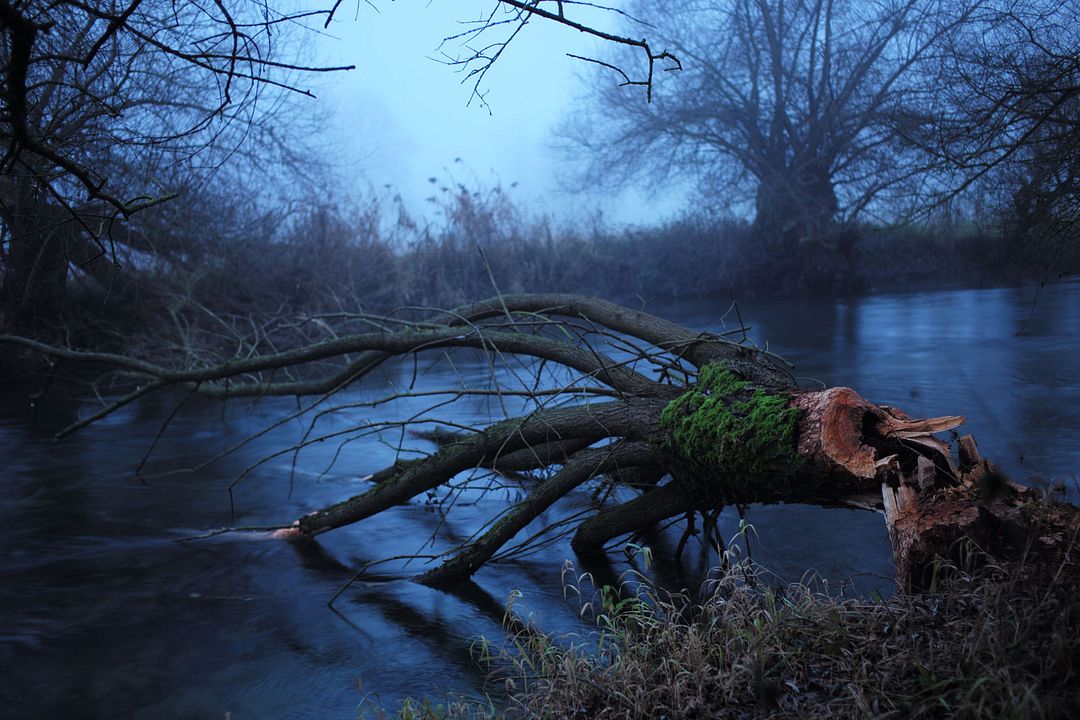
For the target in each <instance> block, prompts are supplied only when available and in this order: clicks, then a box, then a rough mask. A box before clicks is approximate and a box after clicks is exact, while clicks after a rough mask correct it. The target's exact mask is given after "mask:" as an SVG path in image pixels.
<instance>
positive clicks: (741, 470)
mask: <svg viewBox="0 0 1080 720" xmlns="http://www.w3.org/2000/svg"><path fill="white" fill-rule="evenodd" d="M798 420H799V410H798V409H797V408H793V407H791V406H790V405H789V404H788V397H787V396H786V395H774V394H771V393H768V392H765V391H764V390H761V389H756V388H752V387H751V386H750V384H749V383H747V382H745V381H743V380H739V379H738V378H737V377H736V376H735V375H734V374H732V373H731V372H730V371H728V370H726V369H724V368H723V367H722V366H720V365H707V366H705V367H703V368H702V369H701V372H700V374H699V375H698V381H697V384H695V385H694V386H693V387H691V388H690V389H689V390H687V391H686V392H685V393H683V394H682V395H680V396H679V397H677V398H676V399H674V400H672V401H671V402H670V403H668V404H667V406H666V407H665V408H664V410H663V412H662V413H661V415H660V426H661V430H662V433H661V444H662V445H663V446H664V448H663V449H664V450H666V451H667V452H668V453H670V454H672V455H674V456H675V458H676V460H677V461H678V462H679V463H680V464H682V465H684V466H685V468H686V470H687V471H688V474H689V475H691V476H692V480H694V481H695V484H703V485H705V486H706V487H707V488H708V489H709V490H710V491H711V492H714V493H717V494H719V495H721V496H734V495H737V494H738V493H737V492H735V491H737V490H738V489H739V488H744V487H747V486H749V485H751V484H753V483H756V482H758V481H760V480H762V479H764V478H765V476H766V475H768V474H769V473H770V472H771V471H773V470H774V468H775V467H776V466H777V464H778V461H783V462H786V463H787V464H791V463H794V462H797V459H798V455H797V453H796V448H795V441H796V428H797V425H798Z"/></svg>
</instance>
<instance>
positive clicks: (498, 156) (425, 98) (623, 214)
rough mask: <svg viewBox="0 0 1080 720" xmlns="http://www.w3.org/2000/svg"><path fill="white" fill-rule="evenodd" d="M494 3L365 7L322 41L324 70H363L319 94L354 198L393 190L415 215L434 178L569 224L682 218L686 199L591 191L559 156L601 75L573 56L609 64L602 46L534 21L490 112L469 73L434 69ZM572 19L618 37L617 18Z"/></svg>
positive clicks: (506, 61) (496, 77) (405, 0)
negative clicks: (577, 107) (562, 135)
mask: <svg viewBox="0 0 1080 720" xmlns="http://www.w3.org/2000/svg"><path fill="white" fill-rule="evenodd" d="M493 2H494V0H433V1H432V2H425V0H398V1H397V2H393V1H391V0H378V2H376V3H374V5H375V6H374V7H373V6H372V4H369V3H367V2H363V1H360V2H358V3H357V4H356V5H354V6H352V7H349V8H348V10H346V9H345V7H347V6H348V3H346V4H345V6H343V9H342V10H341V11H339V13H340V15H339V17H338V18H337V19H336V20H335V22H334V23H333V24H331V26H330V28H329V29H328V30H327V31H326V33H325V34H323V35H322V36H320V37H318V39H317V41H316V44H315V46H314V47H313V48H312V52H313V53H314V54H315V60H316V61H317V62H319V63H321V64H327V65H337V64H355V65H356V66H357V67H356V69H355V70H352V71H349V72H345V73H338V74H335V75H333V76H332V77H330V78H328V79H327V80H325V81H324V84H323V85H322V86H321V87H320V88H318V90H317V94H318V96H319V100H318V105H317V107H318V112H320V113H324V114H326V118H327V121H328V125H329V127H328V129H327V132H326V134H327V137H326V138H325V139H326V140H327V144H328V147H329V151H330V154H331V158H332V160H333V161H334V162H335V163H337V164H338V165H339V166H340V167H342V168H343V169H344V171H345V175H346V177H350V178H352V182H353V183H354V184H355V187H354V190H355V191H356V192H361V193H362V192H364V191H365V190H375V191H377V192H382V191H384V190H385V186H386V185H390V186H392V191H391V192H392V193H394V194H400V195H401V196H402V198H403V199H404V201H405V203H406V206H407V207H408V208H409V209H410V211H411V212H414V213H416V214H421V213H423V212H424V208H430V207H431V204H430V203H427V202H426V201H425V200H426V198H428V197H430V196H431V195H432V191H433V189H435V188H437V187H438V186H439V185H433V184H432V183H431V182H429V180H428V179H429V178H432V177H435V178H438V180H439V184H442V183H445V182H448V181H453V182H460V183H464V184H465V185H467V186H469V187H490V186H493V185H495V184H497V183H501V185H502V186H503V188H504V189H505V190H507V191H508V192H510V193H511V196H512V197H514V198H515V199H516V200H517V201H518V202H520V203H522V204H525V205H527V206H528V207H529V208H530V209H532V210H533V211H535V212H537V213H544V214H549V215H551V216H553V217H554V218H555V219H556V220H558V221H561V222H563V223H569V224H573V223H575V222H578V221H581V220H583V219H585V218H588V217H591V216H592V214H593V212H594V211H595V210H596V209H599V210H601V211H602V212H603V213H604V217H605V218H606V219H607V220H609V221H610V222H613V223H616V224H644V223H649V222H654V221H658V220H661V219H663V218H664V217H668V216H671V215H673V214H675V213H676V212H677V211H678V210H679V209H680V208H681V207H682V205H683V204H684V203H685V193H684V192H680V191H679V190H672V189H667V188H651V189H650V188H638V189H629V190H628V191H626V192H624V193H621V194H618V195H612V194H611V193H609V192H608V193H596V192H587V191H582V190H581V189H580V187H579V183H575V182H572V178H573V175H574V163H573V161H570V160H567V159H566V158H565V157H564V156H562V155H560V154H559V153H558V152H556V150H555V147H554V143H555V140H556V134H555V133H556V128H557V126H558V124H559V122H560V121H561V120H563V119H564V118H565V117H566V116H567V115H568V114H569V113H570V111H571V110H572V109H573V107H574V104H575V101H576V100H577V98H579V97H580V96H581V95H582V93H583V91H584V88H585V83H584V81H583V79H582V78H583V76H585V75H586V74H587V73H589V72H592V69H591V68H590V67H589V66H587V65H586V64H585V63H583V62H582V61H580V60H575V59H573V58H569V57H567V56H566V53H574V54H579V55H587V56H591V57H599V58H603V57H605V53H608V55H607V56H608V57H610V49H609V48H607V47H605V46H604V44H603V43H602V42H601V41H599V40H596V39H594V38H591V37H588V36H586V35H584V34H582V33H579V32H576V31H574V30H572V29H569V28H565V27H562V26H559V25H556V24H554V23H550V22H543V21H534V22H532V23H530V25H529V26H528V27H527V28H526V29H525V31H524V32H522V33H521V34H519V35H518V36H517V37H516V38H515V39H514V41H513V43H511V45H510V46H509V48H508V49H507V50H506V52H505V53H504V54H503V56H502V57H501V58H500V59H499V61H498V63H497V64H496V65H495V66H494V67H493V69H492V70H491V71H490V73H489V74H488V75H487V77H486V78H485V80H484V83H483V86H482V90H483V91H484V92H486V96H485V98H486V101H487V103H488V107H484V106H483V104H482V103H480V102H477V101H476V100H475V98H474V99H472V102H471V103H470V98H471V94H472V92H471V91H472V84H471V82H466V83H464V84H463V82H462V81H463V79H464V76H463V74H462V73H460V72H459V71H458V70H457V69H456V68H453V67H449V66H447V65H446V64H444V63H441V62H439V61H438V60H437V59H436V58H437V57H438V56H439V50H438V48H439V45H440V43H441V42H442V41H443V39H444V38H445V37H447V36H448V35H451V34H454V33H458V32H461V31H463V30H465V29H467V26H466V25H464V24H463V22H464V21H468V20H475V19H476V18H478V17H480V16H481V15H482V14H483V13H484V11H485V10H490V9H491V8H492V7H493ZM580 10H582V9H581V8H576V9H575V12H578V11H580ZM575 17H581V18H582V19H583V20H586V21H589V22H594V23H597V24H601V25H603V26H605V27H607V28H609V29H613V30H617V29H618V25H617V24H616V23H615V20H614V18H613V17H612V16H610V14H602V15H597V14H592V15H578V16H575ZM645 32H647V30H646V31H645ZM643 34H645V33H643ZM495 37H496V36H495V35H490V36H489V38H490V39H495ZM443 51H445V52H447V53H449V54H459V53H460V52H461V51H462V47H461V45H460V43H447V44H446V45H445V46H444V47H443ZM613 82H614V79H613ZM627 91H628V92H641V90H640V88H628V89H627ZM642 102H644V97H643V98H642ZM514 183H516V185H514V186H513V187H511V186H512V185H513V184H514ZM568 188H570V189H568Z"/></svg>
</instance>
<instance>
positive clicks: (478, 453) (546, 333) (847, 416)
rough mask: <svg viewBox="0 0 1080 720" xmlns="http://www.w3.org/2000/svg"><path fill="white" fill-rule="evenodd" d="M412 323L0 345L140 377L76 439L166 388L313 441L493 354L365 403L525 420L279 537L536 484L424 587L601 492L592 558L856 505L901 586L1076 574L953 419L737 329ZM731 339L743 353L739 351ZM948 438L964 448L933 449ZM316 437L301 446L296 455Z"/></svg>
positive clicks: (582, 526) (498, 306) (586, 526)
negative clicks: (811, 374) (398, 383)
mask: <svg viewBox="0 0 1080 720" xmlns="http://www.w3.org/2000/svg"><path fill="white" fill-rule="evenodd" d="M418 316H419V314H418V313H416V312H414V313H413V314H412V315H411V317H410V318H408V319H406V318H405V317H404V316H387V317H380V318H371V317H369V316H361V315H358V316H356V317H355V318H353V320H354V321H356V322H361V323H363V324H367V325H374V326H375V329H374V330H369V331H366V332H353V333H347V334H341V333H334V334H332V335H331V336H330V337H328V338H326V339H323V340H319V341H317V342H311V343H306V344H303V345H300V346H297V347H295V348H292V349H289V350H284V351H279V352H266V353H258V354H246V355H245V356H243V357H235V358H231V359H228V360H225V361H223V362H216V363H205V362H204V363H200V364H193V365H191V366H188V367H174V366H171V365H168V364H163V363H158V362H151V361H147V360H141V359H136V358H131V357H126V356H123V355H115V354H109V353H98V352H88V351H79V350H74V349H68V348H61V347H55V346H49V345H45V344H42V343H40V342H36V341H33V340H30V339H26V338H20V337H13V336H0V342H3V343H9V344H16V345H20V346H22V347H24V348H28V349H30V350H34V351H39V352H42V353H45V354H46V355H48V356H50V357H52V358H54V359H59V360H63V361H65V362H67V361H79V362H88V363H95V364H101V365H104V366H107V367H108V368H111V369H113V370H116V371H121V372H123V373H125V374H127V375H135V376H137V377H139V378H140V382H141V383H142V384H140V385H139V386H137V387H136V388H135V389H133V390H131V391H130V392H129V393H128V394H127V395H124V396H123V397H121V398H119V399H117V400H114V401H112V402H110V403H108V404H106V405H104V406H103V407H102V408H101V409H100V410H99V411H97V412H95V413H94V414H92V415H91V416H89V417H87V418H84V419H83V420H80V421H79V422H78V423H76V424H75V425H74V426H73V427H72V428H70V429H69V430H74V429H77V428H78V427H82V426H85V425H87V424H90V423H92V422H95V421H97V420H99V419H101V418H103V417H105V416H107V415H109V414H110V413H112V412H115V411H116V410H117V409H119V408H120V407H123V406H124V405H126V404H128V403H130V402H132V401H134V400H136V399H138V398H139V397H142V396H144V395H146V394H148V393H150V392H153V391H158V390H161V389H163V388H165V387H170V386H184V387H187V388H189V389H190V393H191V394H200V395H204V396H209V397H215V398H222V399H228V398H238V397H252V396H268V395H297V396H313V397H315V398H316V399H315V400H314V401H313V402H311V403H310V404H308V405H307V406H304V407H302V408H301V411H300V412H298V414H302V413H304V412H309V413H313V414H314V416H315V419H314V420H312V424H311V426H310V428H314V423H315V422H317V420H318V417H320V416H324V415H325V414H327V413H332V412H334V408H325V407H323V408H322V409H320V406H321V405H322V404H323V403H326V402H328V401H329V399H330V398H333V397H335V396H337V395H339V394H340V393H341V392H342V391H343V390H345V389H346V388H348V387H350V386H352V385H354V384H355V383H360V382H362V381H363V379H364V378H365V377H366V376H369V375H370V374H371V373H372V372H373V371H374V370H375V369H376V368H379V367H380V366H383V365H384V364H386V363H388V362H389V361H391V360H392V359H394V358H399V357H403V356H413V357H415V356H416V355H417V354H420V353H431V352H435V351H442V352H445V351H447V350H448V349H452V348H473V349H475V350H478V351H481V352H483V353H485V354H486V355H487V356H489V357H490V358H491V362H492V366H493V367H494V366H495V365H496V364H499V365H500V366H501V367H503V368H510V369H511V370H512V372H511V374H510V375H511V377H513V378H514V379H515V384H514V386H506V385H505V384H504V382H503V381H501V380H499V379H498V378H497V377H496V375H495V374H492V375H491V376H490V378H489V380H490V382H489V384H488V385H487V386H485V387H471V386H468V385H463V386H461V387H454V388H445V389H441V390H439V391H436V392H432V391H420V390H416V389H414V388H411V387H410V388H407V389H405V390H401V391H398V392H396V393H395V394H394V395H393V396H392V397H387V398H379V399H377V400H374V401H367V402H366V404H367V405H369V406H371V405H375V404H379V403H381V402H387V401H389V400H391V399H393V398H396V397H404V396H410V397H419V396H435V397H439V398H441V399H439V400H438V402H435V403H434V404H433V405H432V406H431V407H430V410H431V411H435V410H437V409H438V408H441V407H446V406H447V405H449V404H451V403H453V402H454V401H456V400H458V399H461V398H465V397H472V396H488V397H494V398H497V399H498V400H499V401H500V402H503V403H504V408H505V407H506V405H505V403H506V401H507V400H508V399H513V400H514V401H515V402H519V403H521V404H523V405H524V406H525V408H526V410H525V411H524V412H522V413H521V414H513V413H510V412H507V413H506V414H507V417H504V418H503V419H500V420H498V421H497V422H494V423H492V424H490V425H486V426H482V427H475V428H474V427H462V426H460V425H458V424H455V423H452V422H447V423H445V426H448V427H451V428H453V430H452V431H451V432H445V431H444V432H443V433H442V435H441V437H440V438H439V439H440V442H441V444H442V446H441V448H440V449H439V450H438V451H437V452H435V453H433V454H431V455H429V456H427V457H423V458H419V459H403V460H399V461H398V462H396V463H395V464H393V465H392V466H390V467H387V468H384V469H382V470H379V471H377V472H375V473H373V474H372V475H371V476H370V477H369V480H370V481H371V483H372V484H371V487H370V488H369V489H367V490H366V491H365V492H362V493H360V494H358V495H355V496H353V497H349V498H345V499H343V500H341V501H340V502H338V503H336V504H334V505H331V506H329V507H325V508H322V509H320V510H317V511H315V512H312V513H309V514H307V515H305V516H304V517H301V518H299V519H298V520H296V521H295V522H293V523H291V524H289V525H287V526H284V527H285V532H283V533H281V534H283V535H287V536H289V537H296V538H312V537H315V536H318V535H320V534H321V533H324V532H327V531H330V530H333V529H335V528H339V527H342V526H344V525H349V524H351V523H356V522H360V521H362V520H364V519H365V518H368V517H371V516H373V515H376V514H378V513H380V512H383V511H385V510H388V509H389V508H392V507H393V506H395V505H397V504H399V503H403V502H407V501H409V500H411V499H413V498H416V497H418V496H422V495H424V494H425V493H428V492H430V491H433V490H435V489H437V488H439V487H440V486H444V485H447V484H450V483H452V482H453V481H454V479H455V478H457V477H458V476H460V475H462V474H464V473H468V472H470V471H475V470H478V469H479V470H489V471H491V472H495V473H516V474H519V475H520V474H525V475H527V476H528V477H529V478H530V479H531V480H532V481H533V482H532V484H531V489H530V491H529V492H528V493H527V495H526V496H525V497H524V499H522V500H520V501H519V502H517V503H515V504H513V505H512V506H511V507H510V508H509V509H508V510H506V511H505V512H504V513H502V514H501V515H499V516H498V517H496V518H492V520H491V522H490V523H488V525H486V526H485V528H484V529H483V531H482V532H480V533H478V534H477V535H474V536H473V537H471V538H469V540H468V541H467V542H465V543H463V544H461V545H460V546H459V547H457V548H456V549H455V550H454V551H452V552H450V553H447V554H446V555H444V556H442V557H440V558H439V559H440V560H441V561H442V562H441V564H440V565H437V566H435V567H434V568H432V569H430V570H428V571H427V572H425V573H423V574H421V575H419V576H418V577H417V578H416V579H417V580H418V581H419V582H422V583H426V584H432V585H445V584H449V583H454V582H457V581H460V580H463V579H465V578H467V577H469V576H470V575H472V574H473V573H474V572H475V571H476V570H477V569H478V568H479V567H481V566H482V565H483V564H484V563H485V562H487V561H488V560H490V559H491V558H492V557H493V556H495V555H496V553H497V552H499V551H500V549H501V548H503V547H504V546H505V545H506V544H507V543H509V542H510V541H511V540H512V539H513V538H514V537H515V536H517V535H518V534H519V533H520V532H521V531H522V530H523V529H524V528H526V526H528V525H529V524H530V523H531V522H532V521H533V520H535V519H536V518H537V517H538V516H539V515H540V514H541V513H543V512H544V511H545V510H546V509H548V508H549V507H551V506H552V505H553V504H554V503H556V502H557V501H558V500H559V499H560V498H562V497H564V496H566V495H567V494H568V493H570V492H571V491H572V490H575V489H576V488H578V487H581V486H583V485H584V484H586V483H588V482H589V481H592V480H597V479H599V480H600V481H601V482H604V483H608V484H609V485H621V486H626V487H629V488H632V489H633V491H634V492H635V493H636V495H635V496H634V497H633V498H632V499H629V500H624V501H622V502H614V503H610V502H609V503H607V504H603V505H601V506H600V507H598V509H597V510H596V512H595V513H594V514H592V515H590V516H589V517H587V518H585V519H583V520H582V521H581V522H580V523H578V524H577V526H576V527H575V528H572V531H573V539H572V545H573V548H574V550H575V551H577V552H578V553H582V554H587V553H595V552H601V551H602V550H603V549H604V548H605V546H606V545H607V544H608V543H609V542H610V541H612V540H614V539H616V538H619V537H621V536H624V535H627V534H628V533H632V532H636V531H640V530H643V529H646V528H649V527H652V526H654V525H656V524H657V523H659V522H661V521H663V520H665V519H668V518H678V517H681V516H682V517H686V519H687V521H688V523H690V524H692V523H693V518H694V517H695V515H696V514H698V513H701V514H703V515H712V514H714V513H715V512H716V510H717V509H718V508H721V507H724V506H730V505H738V506H743V505H746V504H750V503H776V502H787V503H809V504H815V505H823V506H834V507H857V508H865V509H869V510H876V511H880V512H882V513H883V514H884V517H885V522H886V525H887V527H888V529H889V533H890V538H891V540H892V544H893V551H894V557H895V563H896V571H897V580H898V583H899V585H900V586H901V587H902V588H904V589H906V590H909V591H917V590H920V589H924V588H926V587H928V586H929V585H930V584H931V583H932V582H933V581H934V578H935V575H936V573H937V569H938V567H939V560H940V559H942V558H944V559H946V560H949V561H956V560H962V561H963V562H965V563H970V562H973V561H979V562H984V561H987V560H989V561H993V562H995V563H999V564H1000V563H1010V562H1013V561H1015V560H1020V559H1023V560H1025V562H1026V561H1028V560H1030V559H1031V558H1032V557H1045V558H1046V559H1047V562H1049V561H1050V560H1051V559H1059V560H1062V559H1067V558H1068V557H1069V554H1070V553H1071V552H1072V547H1073V543H1074V541H1075V539H1076V536H1077V533H1078V532H1080V522H1078V519H1080V516H1078V514H1077V511H1076V508H1073V507H1071V506H1066V505H1063V504H1060V503H1055V502H1052V501H1049V500H1047V499H1044V498H1043V497H1042V495H1041V494H1040V493H1038V492H1036V491H1033V490H1030V489H1027V488H1025V487H1023V486H1020V485H1017V484H1015V483H1013V482H1011V481H1009V480H1008V479H1006V478H1004V477H1003V476H1002V475H1001V474H1000V473H999V472H998V471H997V470H996V469H995V467H994V466H993V464H992V463H991V462H990V461H988V460H985V459H983V458H982V457H981V456H980V454H979V452H978V450H977V448H976V445H975V441H974V439H973V438H972V437H970V436H965V437H959V436H957V435H956V433H955V430H954V429H955V428H956V427H958V426H959V425H960V424H961V423H962V422H963V418H962V417H960V416H945V417H937V418H930V419H915V418H911V417H909V416H908V415H906V414H905V413H904V412H903V411H902V410H900V409H898V408H893V407H888V406H885V405H876V404H873V403H871V402H869V401H868V400H866V399H864V398H862V397H861V396H860V395H859V394H858V393H857V392H855V391H854V390H852V389H849V388H843V387H834V388H828V389H823V390H816V389H815V390H808V389H803V388H800V387H798V386H797V384H796V383H795V381H794V379H793V377H792V376H791V374H790V372H789V368H788V366H787V364H786V363H785V362H784V361H783V360H782V359H781V358H779V357H777V356H776V355H774V354H772V353H770V352H768V351H767V350H764V349H761V348H759V347H756V346H754V345H753V344H752V343H750V342H749V341H748V340H747V339H746V332H745V329H744V328H741V327H740V328H737V329H736V330H735V331H729V332H727V333H709V332H704V333H702V332H698V331H695V330H692V329H690V328H686V327H683V326H681V325H678V324H676V323H672V322H669V321H667V320H664V319H662V318H660V317H657V316H654V315H650V314H648V313H645V312H641V311H637V310H631V309H628V308H625V307H621V306H618V305H615V304H612V303H609V302H606V301H603V300H598V299H595V298H587V297H581V296H574V295H501V296H498V297H495V298H492V299H490V300H487V301H484V302H480V303H476V304H473V305H467V306H464V307H459V308H457V309H455V310H452V311H436V312H434V313H429V314H427V315H426V316H423V317H421V319H415V318H417V317H418ZM738 334H741V335H742V340H738V341H737V340H733V339H731V338H732V336H733V335H738ZM326 363H329V369H326V368H325V367H324V365H325V364H326ZM552 368H560V371H559V372H558V373H554V372H553V371H552ZM526 370H527V371H528V375H525V374H524V372H525V371H526ZM545 373H547V375H545ZM282 374H286V375H287V377H286V379H280V376H281V375H282ZM544 377H547V378H548V381H547V382H546V383H545V382H542V380H543V378H544ZM552 378H555V379H557V380H558V382H553V381H552V380H551V379H552ZM346 406H353V407H355V406H356V403H351V404H347V405H346ZM431 417H432V416H431V414H430V412H425V413H423V414H421V415H414V416H413V417H412V418H411V419H409V420H406V421H401V422H399V423H396V426H399V427H400V428H402V429H405V428H408V427H410V426H414V425H415V426H420V425H421V424H423V423H431V421H432V420H431ZM65 432H66V431H65ZM945 432H951V433H952V436H953V442H951V443H950V442H947V441H945V440H943V439H941V438H940V437H939V436H938V435H939V434H940V433H945ZM310 433H311V429H309V434H310ZM61 434H64V433H61ZM323 439H325V436H321V437H309V436H307V435H306V436H305V439H304V442H309V441H310V442H315V441H320V440H323ZM302 445H303V443H301V445H300V446H298V447H301V446H302ZM608 496H610V493H608ZM712 516H714V515H712ZM691 526H692V525H691ZM688 529H689V528H688ZM1062 562H1064V560H1062ZM1027 564H1028V565H1030V563H1027ZM1061 567H1062V568H1064V567H1065V565H1064V564H1062V565H1061ZM1068 567H1069V568H1070V571H1069V572H1070V575H1071V572H1072V571H1071V568H1072V564H1071V563H1070V564H1069V565H1068ZM1060 572H1061V571H1060V570H1059V574H1060Z"/></svg>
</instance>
